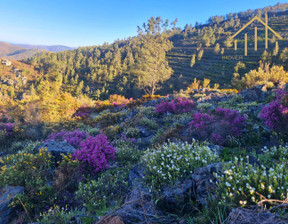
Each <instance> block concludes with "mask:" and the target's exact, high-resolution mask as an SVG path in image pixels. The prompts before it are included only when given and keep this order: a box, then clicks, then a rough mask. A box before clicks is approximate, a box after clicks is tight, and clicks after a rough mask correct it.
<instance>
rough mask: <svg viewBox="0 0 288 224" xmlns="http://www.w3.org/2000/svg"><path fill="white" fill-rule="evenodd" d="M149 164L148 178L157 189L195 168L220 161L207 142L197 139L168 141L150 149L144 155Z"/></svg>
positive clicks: (145, 161) (147, 164)
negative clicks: (189, 141)
mask: <svg viewBox="0 0 288 224" xmlns="http://www.w3.org/2000/svg"><path fill="white" fill-rule="evenodd" d="M143 160H144V163H145V164H146V166H147V175H146V180H147V182H148V183H149V184H152V187H153V188H155V189H160V188H161V187H163V186H164V185H165V184H168V183H172V184H173V183H175V181H176V180H177V179H179V178H181V177H185V176H187V175H189V174H191V173H192V172H193V170H194V169H195V168H198V167H203V166H206V165H208V164H211V163H214V162H218V161H219V157H218V155H216V154H214V153H213V152H212V151H211V150H210V149H209V147H208V146H207V144H206V143H199V142H197V141H195V140H193V142H192V143H191V144H189V143H187V142H180V143H174V142H168V143H164V144H163V145H161V146H158V147H156V148H155V149H148V150H147V151H146V152H145V154H144V156H143Z"/></svg>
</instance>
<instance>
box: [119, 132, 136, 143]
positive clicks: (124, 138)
mask: <svg viewBox="0 0 288 224" xmlns="http://www.w3.org/2000/svg"><path fill="white" fill-rule="evenodd" d="M121 140H122V141H125V142H131V143H136V138H128V137H127V136H126V135H125V134H124V133H122V134H121Z"/></svg>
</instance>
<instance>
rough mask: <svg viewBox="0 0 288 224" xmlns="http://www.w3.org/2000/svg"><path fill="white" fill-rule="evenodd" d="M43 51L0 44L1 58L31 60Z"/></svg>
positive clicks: (4, 43)
mask: <svg viewBox="0 0 288 224" xmlns="http://www.w3.org/2000/svg"><path fill="white" fill-rule="evenodd" d="M41 51H43V50H38V49H25V48H23V47H20V46H15V45H12V44H9V43H6V42H0V57H4V58H8V59H13V60H20V59H23V58H30V57H32V56H34V55H36V54H37V53H39V52H41Z"/></svg>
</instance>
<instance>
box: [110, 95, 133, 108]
mask: <svg viewBox="0 0 288 224" xmlns="http://www.w3.org/2000/svg"><path fill="white" fill-rule="evenodd" d="M132 101H133V99H132V98H130V99H126V98H125V97H124V96H121V95H117V94H112V95H110V96H109V103H111V104H112V105H115V106H118V105H126V104H128V103H130V102H132Z"/></svg>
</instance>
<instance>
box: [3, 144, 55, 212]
mask: <svg viewBox="0 0 288 224" xmlns="http://www.w3.org/2000/svg"><path fill="white" fill-rule="evenodd" d="M0 162H1V163H3V164H4V165H3V166H2V167H1V175H0V186H6V185H13V186H23V187H24V189H25V192H24V193H22V194H19V195H18V196H17V197H16V198H15V199H14V200H13V202H12V206H14V207H16V206H17V207H19V208H22V209H23V207H22V205H21V204H22V203H23V204H25V209H27V210H28V212H32V213H38V212H40V211H42V210H43V209H44V208H45V206H47V205H48V206H49V205H50V204H51V203H54V199H55V191H54V190H53V189H52V187H51V186H48V185H47V184H46V183H47V180H49V179H50V178H51V179H52V177H50V176H51V174H49V173H50V172H49V167H51V155H50V154H49V153H47V152H46V150H45V149H40V151H39V153H38V154H29V153H25V152H23V153H17V154H13V155H9V156H7V157H6V158H1V161H0Z"/></svg>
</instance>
